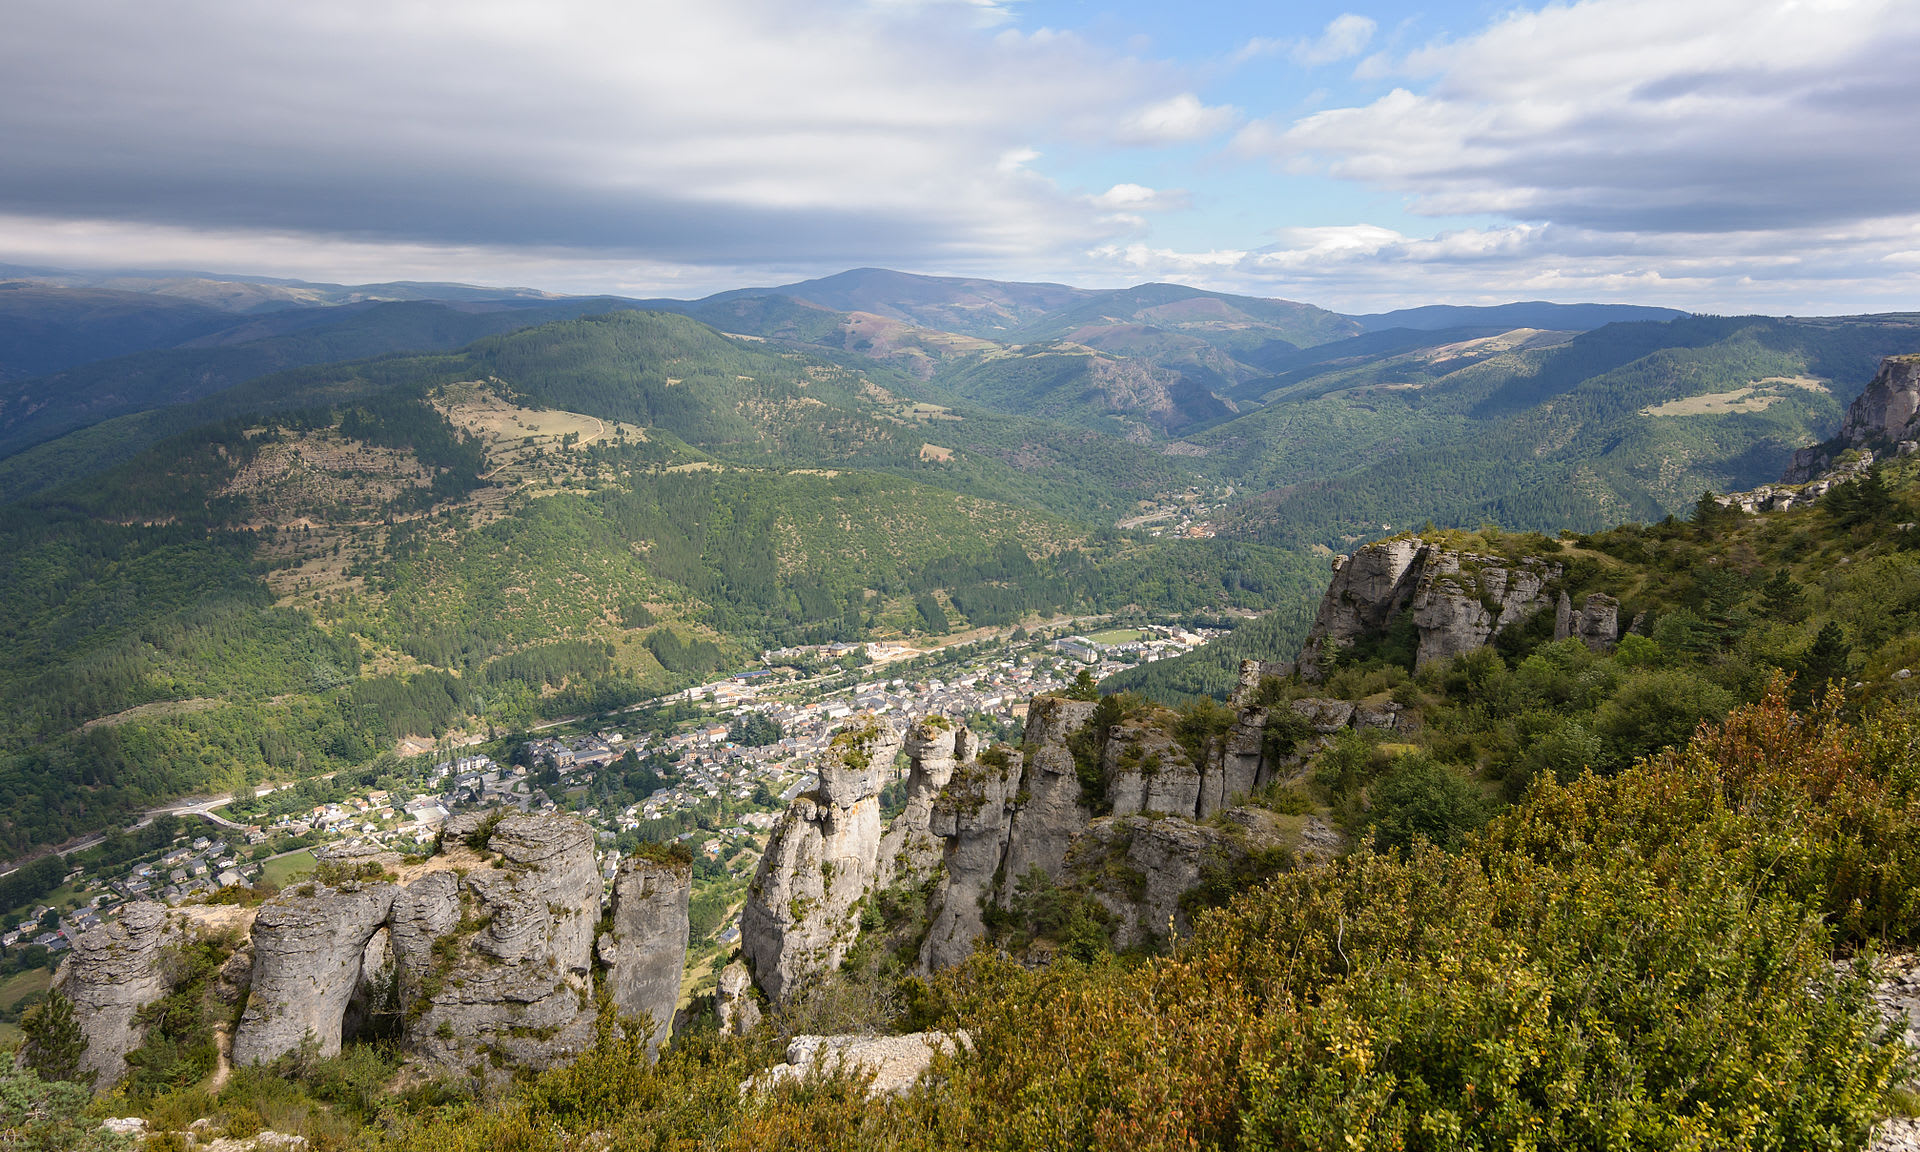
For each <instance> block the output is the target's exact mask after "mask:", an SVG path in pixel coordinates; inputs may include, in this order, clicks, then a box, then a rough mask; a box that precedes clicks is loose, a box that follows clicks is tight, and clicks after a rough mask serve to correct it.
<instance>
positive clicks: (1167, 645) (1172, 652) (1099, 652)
mask: <svg viewBox="0 0 1920 1152" xmlns="http://www.w3.org/2000/svg"><path fill="white" fill-rule="evenodd" d="M1128 631H1131V632H1136V633H1138V634H1139V635H1138V636H1137V637H1136V638H1134V639H1131V640H1123V641H1120V642H1119V643H1114V644H1108V643H1102V642H1101V641H1099V640H1096V639H1094V638H1092V637H1089V636H1063V637H1061V638H1060V639H1058V640H1055V641H1054V642H1053V644H1052V648H1053V650H1054V651H1055V652H1058V653H1060V654H1061V655H1062V656H1065V657H1067V658H1068V659H1070V660H1078V661H1080V662H1081V663H1082V664H1092V665H1095V666H1096V668H1095V672H1094V675H1095V676H1096V678H1098V677H1104V676H1109V675H1111V674H1112V673H1114V672H1117V671H1119V670H1120V669H1122V668H1124V667H1126V666H1127V665H1129V664H1151V663H1152V662H1154V661H1155V660H1165V659H1167V658H1168V657H1170V656H1184V655H1186V654H1187V653H1188V652H1191V651H1193V650H1194V649H1195V648H1198V647H1199V646H1200V645H1202V644H1205V643H1206V642H1207V641H1209V640H1212V639H1214V638H1215V637H1217V636H1223V635H1225V634H1226V633H1225V632H1224V630H1222V629H1218V628H1200V629H1197V630H1189V629H1186V628H1182V627H1179V626H1178V625H1160V624H1150V625H1145V626H1143V627H1140V628H1133V629H1129V630H1128Z"/></svg>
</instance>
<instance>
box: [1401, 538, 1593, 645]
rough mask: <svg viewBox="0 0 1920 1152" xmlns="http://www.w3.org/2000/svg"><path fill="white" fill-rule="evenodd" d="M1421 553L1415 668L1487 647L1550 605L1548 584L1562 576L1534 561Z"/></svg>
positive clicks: (1430, 550) (1558, 570)
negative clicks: (1510, 629) (1499, 634)
mask: <svg viewBox="0 0 1920 1152" xmlns="http://www.w3.org/2000/svg"><path fill="white" fill-rule="evenodd" d="M1422 553H1423V555H1422V557H1421V568H1422V571H1421V574H1420V584H1419V588H1418V590H1417V591H1416V592H1415V594H1414V598H1413V623H1414V626H1415V627H1416V628H1417V629H1418V630H1419V633H1420V647H1419V649H1418V651H1417V653H1416V654H1415V657H1414V667H1415V668H1420V667H1423V666H1425V665H1427V664H1429V663H1432V662H1433V661H1435V660H1446V659H1450V658H1452V657H1455V656H1459V655H1461V654H1463V653H1466V652H1471V651H1473V650H1474V649H1476V648H1482V647H1485V646H1486V644H1487V642H1488V641H1490V640H1492V639H1493V637H1494V636H1495V635H1496V634H1498V633H1499V632H1500V631H1502V630H1503V629H1506V628H1508V627H1511V626H1512V625H1515V624H1518V623H1520V622H1522V621H1524V620H1526V619H1527V618H1528V617H1530V616H1532V615H1533V614H1534V613H1535V612H1538V611H1540V610H1541V609H1543V608H1545V607H1546V606H1547V605H1548V604H1550V603H1551V601H1550V600H1549V599H1548V597H1547V596H1546V594H1545V593H1546V589H1547V584H1548V583H1549V582H1550V581H1553V580H1556V579H1558V578H1559V577H1560V575H1561V573H1562V572H1563V571H1564V569H1563V568H1562V567H1561V566H1560V565H1558V564H1554V563H1549V562H1547V561H1545V560H1541V559H1539V558H1537V557H1533V556H1528V557H1524V558H1522V559H1521V560H1520V561H1519V562H1518V563H1514V562H1511V561H1507V560H1502V559H1500V558H1498V557H1491V556H1476V555H1474V554H1473V553H1471V552H1449V551H1446V550H1444V549H1440V548H1426V549H1422Z"/></svg>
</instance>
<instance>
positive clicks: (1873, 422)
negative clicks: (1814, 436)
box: [1782, 356, 1920, 484]
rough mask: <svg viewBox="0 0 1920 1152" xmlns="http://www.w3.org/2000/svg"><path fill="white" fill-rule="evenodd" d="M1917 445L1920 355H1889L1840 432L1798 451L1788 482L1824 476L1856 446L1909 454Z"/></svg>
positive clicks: (1919, 438) (1851, 406) (1919, 440)
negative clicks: (1822, 442)
mask: <svg viewBox="0 0 1920 1152" xmlns="http://www.w3.org/2000/svg"><path fill="white" fill-rule="evenodd" d="M1915 447H1920V356H1889V357H1887V358H1886V359H1884V360H1882V361H1880V370H1879V371H1878V372H1877V373H1875V374H1874V377H1873V379H1872V380H1870V381H1868V383H1867V386H1866V389H1865V390H1864V391H1862V392H1861V393H1860V395H1859V396H1857V397H1855V398H1854V401H1853V403H1852V404H1849V405H1848V406H1847V415H1846V418H1845V419H1844V420H1842V421H1841V423H1840V434H1839V435H1838V436H1836V437H1834V438H1833V439H1832V440H1829V441H1827V442H1826V443H1824V444H1815V445H1814V446H1813V447H1811V448H1802V449H1800V450H1799V451H1798V452H1795V453H1794V454H1793V462H1792V463H1791V464H1789V465H1788V466H1787V472H1786V475H1785V477H1783V478H1782V483H1785V484H1804V483H1806V482H1808V481H1810V480H1815V479H1818V478H1819V477H1820V476H1822V475H1823V474H1825V473H1827V472H1828V471H1829V470H1830V469H1831V468H1832V467H1833V465H1834V463H1835V462H1836V461H1838V460H1839V459H1840V458H1841V457H1842V456H1843V455H1845V454H1846V453H1848V452H1851V451H1859V450H1862V449H1865V450H1871V451H1875V452H1878V453H1880V454H1882V455H1884V454H1886V453H1887V452H1888V451H1892V452H1894V453H1897V454H1899V455H1906V454H1907V453H1910V452H1912V451H1913V450H1914V448H1915Z"/></svg>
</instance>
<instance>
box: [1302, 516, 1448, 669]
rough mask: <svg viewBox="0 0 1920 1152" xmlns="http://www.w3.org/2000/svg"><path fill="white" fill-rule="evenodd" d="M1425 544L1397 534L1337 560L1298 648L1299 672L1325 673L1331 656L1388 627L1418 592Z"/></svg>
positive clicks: (1413, 538) (1418, 539) (1416, 538)
mask: <svg viewBox="0 0 1920 1152" xmlns="http://www.w3.org/2000/svg"><path fill="white" fill-rule="evenodd" d="M1426 548H1427V545H1426V543H1425V542H1424V541H1422V540H1421V539H1420V538H1419V537H1407V536H1403V537H1397V538H1395V539H1392V540H1383V541H1381V542H1380V543H1378V544H1371V545H1368V546H1367V547H1365V548H1362V549H1360V550H1359V551H1358V552H1355V553H1354V554H1353V555H1351V556H1336V557H1334V560H1333V582H1332V583H1331V584H1329V585H1328V586H1327V593H1326V595H1325V596H1323V597H1321V599H1320V610H1319V612H1318V613H1317V614H1316V615H1315V616H1314V618H1313V627H1312V628H1311V629H1310V630H1309V631H1308V633H1307V641H1306V644H1305V645H1304V646H1302V648H1301V649H1300V660H1299V666H1300V674H1301V675H1302V676H1304V677H1306V678H1307V679H1309V680H1318V679H1320V678H1321V677H1322V675H1323V673H1324V671H1325V669H1324V668H1323V665H1324V664H1326V663H1327V657H1328V656H1329V655H1330V654H1331V653H1332V652H1333V651H1335V650H1337V649H1338V648H1339V647H1342V646H1346V645H1351V644H1352V643H1353V642H1354V641H1355V640H1357V639H1359V638H1360V637H1362V636H1368V635H1377V634H1379V633H1381V632H1384V631H1386V628H1387V624H1388V622H1389V621H1391V620H1392V619H1393V618H1394V617H1395V616H1397V615H1399V614H1400V613H1401V612H1403V611H1405V610H1406V608H1407V606H1408V605H1409V604H1411V603H1412V601H1413V597H1414V594H1415V593H1416V592H1418V591H1419V585H1420V575H1421V572H1420V566H1419V565H1420V561H1421V554H1422V552H1423V551H1424V550H1425V549H1426Z"/></svg>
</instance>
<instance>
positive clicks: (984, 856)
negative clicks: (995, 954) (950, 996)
mask: <svg viewBox="0 0 1920 1152" xmlns="http://www.w3.org/2000/svg"><path fill="white" fill-rule="evenodd" d="M1025 771H1026V765H1025V762H1024V761H1023V760H1022V758H1021V754H1020V753H1019V752H1018V751H1016V750H1014V749H1012V748H1007V747H998V748H989V749H988V750H987V751H986V752H985V753H983V754H982V755H980V756H979V757H978V758H977V759H975V760H974V761H973V762H972V763H971V764H968V765H966V766H964V767H961V768H959V769H958V770H956V771H955V772H954V774H953V777H952V779H951V780H949V781H948V782H947V787H946V789H945V790H944V791H943V792H941V793H940V796H939V797H938V798H937V799H936V800H935V801H934V804H933V810H932V813H931V815H930V817H929V821H928V827H929V829H930V831H931V832H932V834H933V835H934V836H936V837H938V838H939V839H940V841H941V843H942V849H941V864H942V869H941V876H940V884H939V886H938V887H937V888H936V889H935V890H934V893H933V897H932V899H931V901H930V902H929V904H928V909H927V911H928V919H929V927H928V930H927V938H926V940H925V941H923V942H922V944H921V946H920V967H921V968H922V969H924V970H926V971H937V970H939V969H942V968H951V967H952V966H953V965H955V964H958V963H960V962H961V961H962V960H965V959H966V958H967V956H968V954H969V953H971V952H972V951H973V946H974V942H975V941H977V940H979V939H981V938H982V937H984V936H985V935H986V932H987V927H986V921H985V918H984V915H983V913H984V911H985V909H986V908H987V907H988V904H989V901H990V900H991V899H992V898H993V896H994V888H995V886H996V880H997V879H998V878H999V877H1001V876H1002V875H1003V874H1004V873H1003V871H1002V869H1001V864H1002V862H1003V861H1004V860H1005V859H1006V855H1007V836H1008V832H1009V825H1010V824H1011V821H1012V815H1013V809H1014V806H1015V805H1016V804H1017V803H1018V802H1019V791H1020V781H1021V778H1022V777H1023V776H1024V775H1025Z"/></svg>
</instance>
